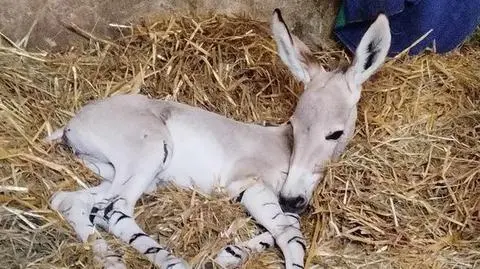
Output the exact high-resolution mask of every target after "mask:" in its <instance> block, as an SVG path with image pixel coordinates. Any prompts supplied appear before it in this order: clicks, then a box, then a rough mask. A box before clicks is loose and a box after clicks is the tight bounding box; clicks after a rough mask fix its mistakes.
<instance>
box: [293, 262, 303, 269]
mask: <svg viewBox="0 0 480 269" xmlns="http://www.w3.org/2000/svg"><path fill="white" fill-rule="evenodd" d="M292 265H293V266H294V267H298V268H302V269H303V266H301V265H300V264H298V263H293V264H292Z"/></svg>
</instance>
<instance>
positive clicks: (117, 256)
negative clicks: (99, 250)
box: [105, 254, 122, 259]
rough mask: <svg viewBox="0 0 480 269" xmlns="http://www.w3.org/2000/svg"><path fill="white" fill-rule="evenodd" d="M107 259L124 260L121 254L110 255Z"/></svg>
mask: <svg viewBox="0 0 480 269" xmlns="http://www.w3.org/2000/svg"><path fill="white" fill-rule="evenodd" d="M105 257H106V258H113V257H115V258H118V259H121V258H122V255H120V254H108V255H107V256H105Z"/></svg>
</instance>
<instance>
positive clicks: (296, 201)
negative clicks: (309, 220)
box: [293, 196, 306, 208]
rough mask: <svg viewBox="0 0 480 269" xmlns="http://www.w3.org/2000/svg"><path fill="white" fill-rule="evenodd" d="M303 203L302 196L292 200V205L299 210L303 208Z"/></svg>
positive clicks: (304, 200)
mask: <svg viewBox="0 0 480 269" xmlns="http://www.w3.org/2000/svg"><path fill="white" fill-rule="evenodd" d="M305 202H306V199H305V198H304V197H303V196H297V197H296V198H295V199H294V202H293V203H294V205H295V207H297V208H300V207H303V206H304V205H305Z"/></svg>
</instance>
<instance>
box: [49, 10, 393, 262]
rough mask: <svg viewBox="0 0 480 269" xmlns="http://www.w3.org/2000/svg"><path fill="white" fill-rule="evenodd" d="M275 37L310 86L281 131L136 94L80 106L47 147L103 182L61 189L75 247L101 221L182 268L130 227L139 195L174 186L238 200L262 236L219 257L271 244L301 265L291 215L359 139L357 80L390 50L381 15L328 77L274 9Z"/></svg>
mask: <svg viewBox="0 0 480 269" xmlns="http://www.w3.org/2000/svg"><path fill="white" fill-rule="evenodd" d="M272 30H273V34H274V38H275V40H276V42H277V47H278V52H279V56H280V58H281V59H282V60H283V62H284V63H285V64H286V65H287V66H288V67H289V69H290V71H291V72H292V73H293V75H295V77H297V78H298V79H299V80H301V81H302V82H303V83H304V85H305V90H304V93H303V94H302V95H301V97H300V98H299V101H298V104H297V107H296V109H295V112H294V114H293V116H292V117H291V118H290V121H289V123H288V124H284V125H281V126H278V127H263V126H258V125H253V124H245V123H241V122H236V121H233V120H230V119H227V118H226V117H223V116H220V115H217V114H214V113H211V112H207V111H205V110H201V109H198V108H194V107H191V106H187V105H182V104H179V103H175V102H167V101H160V100H152V99H148V98H147V97H145V96H141V95H125V96H115V97H110V98H107V99H105V100H102V101H97V102H95V103H91V104H89V105H86V106H85V107H83V108H82V109H81V110H80V111H79V112H78V113H77V114H76V115H75V117H73V118H72V119H71V120H70V121H69V122H68V123H67V125H66V126H65V127H63V128H61V129H59V130H57V131H55V132H54V133H53V134H52V135H51V136H50V137H49V140H53V139H58V138H63V141H64V142H65V143H66V144H67V145H69V146H70V147H71V148H72V149H73V151H74V152H75V153H76V155H77V156H78V157H79V158H80V159H81V160H83V161H84V162H85V165H87V166H88V167H89V168H90V169H92V170H93V171H95V172H96V173H98V174H99V175H100V176H101V177H102V178H103V179H104V180H103V181H102V183H101V184H100V185H98V186H96V187H92V188H89V189H85V190H81V191H77V192H71V193H67V192H59V193H57V194H56V195H55V196H54V197H53V199H52V202H51V204H52V207H53V208H54V209H57V210H59V211H60V212H61V213H62V214H63V215H64V216H65V218H66V219H67V220H68V221H69V223H70V224H71V225H72V226H73V228H74V229H75V231H76V232H77V234H78V236H79V237H80V239H81V240H83V241H87V240H88V238H89V237H90V236H91V235H92V233H93V232H94V231H95V226H101V227H104V228H105V229H107V230H108V231H109V232H111V233H112V234H114V235H115V236H117V237H119V238H120V239H121V240H123V241H124V242H126V243H128V244H130V245H131V246H133V247H134V248H135V249H137V250H138V251H140V252H141V253H143V254H145V255H146V256H147V257H148V259H149V260H150V261H151V262H152V263H154V264H155V265H158V266H160V267H162V268H171V269H174V268H175V269H181V268H189V265H188V264H187V263H186V262H184V261H183V260H182V259H180V258H177V257H175V256H173V255H172V253H171V252H170V251H169V250H168V249H166V248H165V246H163V245H161V244H159V243H158V242H157V241H155V240H154V239H153V238H151V237H150V236H148V235H147V234H145V233H144V232H143V230H142V229H141V228H140V227H139V226H138V224H137V223H136V221H135V220H134V218H133V217H132V216H133V211H134V207H135V203H136V202H137V201H138V199H139V198H140V196H141V195H142V194H143V193H145V192H148V191H152V190H155V189H156V187H157V186H158V185H159V184H162V183H164V182H167V181H171V182H173V183H174V184H176V185H179V186H183V187H194V188H198V189H200V190H202V191H204V192H206V193H210V192H212V191H213V189H214V188H217V187H221V188H224V189H225V190H226V192H227V193H228V195H229V196H230V197H232V198H233V197H238V198H239V199H238V200H239V201H240V202H241V204H242V205H243V206H244V207H245V209H246V210H247V211H248V212H249V213H250V215H251V216H252V217H253V218H254V219H255V220H256V221H257V223H259V224H261V225H262V226H263V227H265V229H266V230H267V232H265V233H263V234H260V235H258V236H256V237H254V238H252V239H251V240H249V241H247V242H244V243H242V244H240V245H234V246H227V247H225V248H224V249H223V250H222V251H221V252H220V253H219V255H217V258H216V262H217V263H219V264H220V265H222V266H238V265H240V264H241V262H242V261H244V259H245V258H246V256H247V254H248V253H249V252H252V251H261V250H263V249H266V248H268V247H269V246H272V245H274V244H276V245H278V246H279V248H280V249H281V250H282V253H283V255H284V257H285V267H286V268H287V269H294V268H296V269H298V268H303V265H304V255H305V250H306V243H305V240H304V238H303V236H302V233H301V231H300V227H299V221H298V215H296V214H292V213H290V212H295V213H299V212H301V211H302V210H303V209H304V208H305V206H306V205H307V204H308V201H309V200H310V198H311V197H312V194H313V190H314V189H315V187H316V185H317V183H318V181H319V180H320V179H321V178H322V175H323V169H324V168H325V163H326V162H328V161H330V160H332V159H335V158H337V157H338V156H339V155H340V154H341V153H342V152H343V151H344V149H345V146H346V144H347V142H348V140H349V139H350V137H351V136H352V135H353V133H354V126H355V120H356V109H357V103H358V100H359V98H360V90H361V84H362V83H363V82H364V81H365V80H366V79H368V78H369V77H370V76H371V75H372V74H373V73H374V72H375V71H376V70H377V69H378V68H379V67H380V66H381V64H382V63H383V61H384V59H385V57H386V54H387V52H388V48H389V46H390V32H389V26H388V20H387V19H386V17H385V16H379V17H378V19H377V20H376V21H375V22H374V23H373V24H372V26H371V27H370V28H369V30H368V31H367V33H366V34H365V36H364V38H362V41H361V42H360V44H359V46H358V49H357V55H356V58H355V60H354V63H353V64H352V66H351V67H349V68H348V69H347V70H346V71H342V72H326V71H325V70H324V69H323V68H322V67H320V66H319V65H317V64H316V63H315V62H312V61H311V59H312V58H313V57H312V56H311V52H310V51H309V50H308V48H307V47H306V46H305V44H303V43H302V42H301V41H300V40H298V38H296V37H295V36H293V35H291V34H290V32H289V31H288V29H287V26H286V25H285V23H284V21H283V19H282V18H281V15H280V11H279V10H276V11H275V12H274V14H273V19H272ZM93 249H94V253H95V255H96V256H97V258H99V259H100V261H101V262H103V263H104V265H105V267H107V268H109V269H111V268H124V264H123V263H122V262H121V260H120V259H119V257H118V255H115V254H113V253H112V252H111V251H110V250H109V249H108V246H107V245H106V243H105V241H103V240H102V239H98V240H95V241H94V242H93Z"/></svg>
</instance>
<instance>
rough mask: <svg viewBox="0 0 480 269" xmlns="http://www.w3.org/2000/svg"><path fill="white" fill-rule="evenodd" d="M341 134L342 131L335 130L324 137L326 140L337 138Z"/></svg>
mask: <svg viewBox="0 0 480 269" xmlns="http://www.w3.org/2000/svg"><path fill="white" fill-rule="evenodd" d="M342 135H343V131H335V132H333V133H331V134H329V135H327V136H326V137H325V139H327V140H337V139H339V138H340V136H342Z"/></svg>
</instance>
